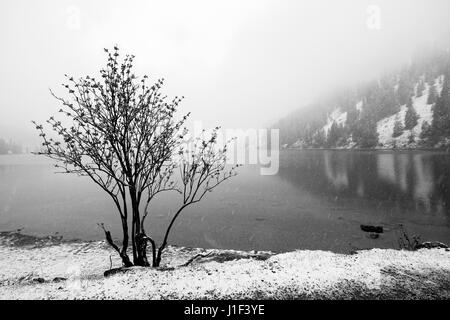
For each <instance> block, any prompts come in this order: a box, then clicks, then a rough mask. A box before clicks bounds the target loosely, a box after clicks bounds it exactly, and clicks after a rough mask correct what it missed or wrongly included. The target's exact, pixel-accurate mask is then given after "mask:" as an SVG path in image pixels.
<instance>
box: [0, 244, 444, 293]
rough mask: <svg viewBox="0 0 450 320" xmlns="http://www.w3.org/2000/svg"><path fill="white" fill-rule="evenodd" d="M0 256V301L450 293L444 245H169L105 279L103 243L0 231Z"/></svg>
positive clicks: (110, 262) (107, 261)
mask: <svg viewBox="0 0 450 320" xmlns="http://www.w3.org/2000/svg"><path fill="white" fill-rule="evenodd" d="M209 252H210V253H211V254H210V255H209V256H208V257H206V258H200V259H197V260H195V261H194V262H193V263H191V264H190V265H188V266H181V265H182V264H183V263H185V262H186V261H188V260H189V259H190V258H191V257H193V256H195V255H197V254H199V253H203V254H204V253H209ZM0 255H1V257H2V258H1V259H0V299H222V298H234V299H243V298H256V299H264V298H266V299H267V298H269V299H293V298H294V299H296V298H300V299H329V298H330V299H336V298H337V299H355V298H357V299H362V298H388V299H398V298H400V299H403V298H427V299H448V298H450V252H449V251H446V250H445V249H422V250H418V251H398V250H381V249H372V250H366V251H359V252H357V253H356V254H353V255H344V254H335V253H331V252H325V251H294V252H288V253H282V254H271V253H268V252H238V251H232V250H205V249H191V248H178V247H177V248H176V247H170V248H168V250H167V252H166V254H165V256H164V257H163V259H164V261H165V262H166V265H165V266H164V267H163V268H161V269H159V270H155V269H152V268H132V269H131V270H130V271H128V272H126V273H120V274H115V275H112V276H110V277H107V278H105V277H104V276H103V272H104V271H105V270H108V269H110V267H111V265H112V267H118V266H120V261H119V260H118V259H117V255H116V254H114V252H112V251H111V250H110V249H109V248H108V247H107V246H106V245H105V243H104V242H89V243H83V242H75V243H64V242H58V241H56V242H55V241H52V240H49V241H47V242H46V241H41V242H39V243H36V242H35V243H31V242H30V241H20V243H18V242H17V241H16V242H15V241H11V239H10V238H8V237H5V236H4V235H0ZM110 257H111V260H110Z"/></svg>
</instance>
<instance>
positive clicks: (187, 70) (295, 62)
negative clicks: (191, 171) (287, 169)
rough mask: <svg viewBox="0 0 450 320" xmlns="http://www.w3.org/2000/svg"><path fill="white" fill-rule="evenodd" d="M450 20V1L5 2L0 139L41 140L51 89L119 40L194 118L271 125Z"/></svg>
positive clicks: (363, 76)
mask: <svg viewBox="0 0 450 320" xmlns="http://www.w3.org/2000/svg"><path fill="white" fill-rule="evenodd" d="M370 5H376V6H377V7H375V10H374V9H373V8H374V7H370ZM371 8H372V9H371ZM376 8H379V9H380V11H379V13H380V16H379V17H380V20H379V22H380V23H379V25H378V22H377V21H378V20H377V19H376V17H375V16H376ZM449 12H450V1H448V0H427V1H425V0H423V1H419V0H395V1H392V0H386V1H376V0H374V1H365V0H353V1H350V0H348V1H346V0H339V1H336V0H329V1H318V0H314V1H312V0H311V1H300V0H291V1H288V0H232V1H230V0H226V1H213V0H204V1H192V0H189V1H186V0H179V1H168V0H160V1H130V0H127V1H111V0H96V1H74V0H73V1H61V0H54V1H44V0H40V1H31V0H29V1H23V0H2V1H1V2H0V24H1V28H0V41H1V50H0V64H1V73H0V88H1V89H0V90H1V91H0V93H1V94H0V136H2V137H4V138H10V137H12V138H15V140H17V141H19V142H22V143H25V144H30V143H33V142H35V141H38V139H36V140H34V139H33V136H34V131H33V129H32V126H31V124H30V122H29V121H30V120H31V119H36V120H38V121H43V120H44V119H46V118H48V116H50V115H51V114H53V113H55V110H57V109H59V105H58V104H57V102H56V101H55V100H54V99H53V98H51V97H50V95H49V93H48V88H54V89H55V91H56V92H62V91H58V90H60V83H61V82H62V81H63V80H64V77H63V75H64V73H68V74H71V75H74V76H85V75H87V74H89V75H96V73H97V72H98V70H99V69H100V67H101V66H102V65H103V63H104V59H105V56H104V52H103V49H102V48H104V47H112V46H113V45H114V44H118V45H119V46H120V47H121V49H122V51H123V52H126V53H132V54H135V55H136V68H137V74H138V75H143V74H148V75H149V76H151V77H154V78H155V79H156V77H164V78H165V79H166V89H165V90H166V92H167V93H168V94H169V95H175V94H178V95H184V96H186V100H185V101H184V104H183V107H182V110H184V111H186V112H187V111H191V112H192V118H193V119H196V120H201V121H204V123H205V125H206V126H213V125H217V124H221V125H223V126H224V127H226V128H248V127H253V128H255V127H260V126H264V125H267V124H270V123H272V122H274V121H275V120H277V119H278V118H279V117H282V116H285V115H286V114H288V113H289V112H290V111H292V110H294V109H296V108H299V107H301V106H303V105H305V104H306V103H307V102H308V101H310V100H311V99H313V98H314V97H316V96H317V95H320V94H321V93H325V92H327V91H330V90H332V89H334V88H336V87H337V86H342V85H346V84H352V83H356V82H358V81H364V80H367V79H370V78H373V77H374V76H376V75H377V74H379V73H381V72H383V70H388V69H390V68H393V67H395V66H399V65H401V64H403V63H406V62H407V61H408V60H409V59H410V57H411V54H412V53H413V52H414V51H416V50H417V48H424V47H425V46H432V45H440V44H441V43H442V42H444V41H446V39H450V38H448V37H449V35H450V33H449V31H450V19H448V14H449ZM374 19H375V20H374ZM368 21H369V23H368ZM378 26H379V28H378ZM446 37H447V38H446Z"/></svg>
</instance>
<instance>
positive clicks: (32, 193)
mask: <svg viewBox="0 0 450 320" xmlns="http://www.w3.org/2000/svg"><path fill="white" fill-rule="evenodd" d="M449 160H450V155H448V154H444V153H436V152H381V151H379V152H375V151H331V150H304V151H300V150H284V151H282V152H281V153H280V170H279V172H278V174H277V175H275V176H261V175H260V170H259V167H258V166H245V167H242V168H240V170H239V175H238V176H237V177H235V178H234V179H232V180H230V181H227V182H226V183H224V184H222V185H220V186H219V187H218V188H217V189H216V191H215V192H213V193H211V194H209V195H208V197H207V198H206V199H205V201H203V202H201V203H199V204H198V205H195V206H193V207H191V208H189V209H188V210H187V211H186V212H185V213H184V214H183V215H182V216H181V217H180V219H179V220H178V221H177V224H176V225H175V227H174V232H173V234H172V235H171V237H170V239H169V240H170V243H172V244H178V245H184V246H193V247H194V246H198V247H206V248H211V247H214V248H234V249H243V250H251V249H256V250H274V251H285V250H292V249H323V250H333V251H339V252H348V251H349V250H353V249H355V248H370V247H388V248H389V247H396V245H397V238H396V237H398V234H397V233H396V232H397V230H398V225H399V224H400V223H401V224H403V225H405V226H406V227H407V229H408V230H409V231H410V232H411V233H412V234H419V235H421V236H422V238H423V239H424V240H436V241H442V242H450V219H449V218H450V208H449V199H450V193H449V191H450V189H449V188H450V161H449ZM53 171H54V168H53V167H52V164H51V162H49V161H47V160H46V159H44V158H38V157H35V156H34V157H33V156H0V230H11V229H15V228H22V227H23V228H25V232H27V233H32V234H40V235H48V234H53V233H55V232H59V233H60V234H62V235H64V237H66V238H82V239H102V238H103V232H102V231H101V230H99V228H98V227H97V223H98V222H104V223H105V224H106V225H107V226H108V227H109V228H110V230H111V232H112V234H113V236H115V237H119V236H120V234H121V230H120V219H119V217H118V215H117V213H116V212H115V208H114V205H113V204H112V203H111V201H110V200H109V198H108V197H107V195H105V194H104V193H103V192H101V191H100V190H99V188H97V186H96V185H94V184H92V183H91V182H90V181H89V180H88V179H85V178H79V177H75V176H72V175H61V174H59V175H58V174H54V173H53ZM176 196H177V195H176V194H162V195H161V196H160V197H159V198H158V199H157V200H156V202H155V203H154V205H153V207H152V211H151V214H150V216H149V219H148V221H147V230H148V232H149V234H151V236H152V237H153V238H155V239H156V240H157V241H160V240H161V237H162V235H163V234H162V232H163V230H164V229H165V228H166V227H167V224H168V223H169V221H170V217H171V215H172V214H173V210H174V206H173V205H174V203H176V202H177V201H179V200H180V199H177V198H176ZM362 223H364V224H377V225H378V224H380V225H383V226H384V227H385V233H384V234H383V235H382V236H381V237H380V238H378V239H376V240H374V239H370V238H369V237H368V235H367V234H366V233H364V232H362V231H361V230H360V228H359V226H360V224H362Z"/></svg>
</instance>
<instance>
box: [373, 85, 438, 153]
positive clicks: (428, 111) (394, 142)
mask: <svg viewBox="0 0 450 320" xmlns="http://www.w3.org/2000/svg"><path fill="white" fill-rule="evenodd" d="M435 85H436V90H437V92H438V94H440V92H441V91H442V85H443V76H440V77H438V78H437V79H436V80H435ZM429 90H430V86H429V85H428V84H425V90H424V91H423V95H422V96H421V97H413V106H414V109H415V110H416V112H417V114H418V116H419V119H418V121H417V125H416V126H415V127H414V128H412V129H411V130H404V132H403V133H402V134H401V135H400V136H398V137H396V138H394V137H392V134H393V131H394V124H395V122H396V121H397V120H399V121H400V122H401V123H402V124H403V125H405V114H406V105H403V106H401V108H400V111H399V112H397V113H396V114H394V115H392V116H389V117H387V118H384V119H381V120H380V121H378V123H377V133H378V143H379V147H380V148H392V147H397V148H399V147H400V148H407V147H416V146H417V142H418V141H419V140H420V134H421V132H422V125H423V123H424V122H428V124H431V122H432V120H433V110H432V106H433V105H431V104H427V100H428V93H429ZM411 135H412V136H413V137H414V142H413V143H410V141H409V137H410V136H411Z"/></svg>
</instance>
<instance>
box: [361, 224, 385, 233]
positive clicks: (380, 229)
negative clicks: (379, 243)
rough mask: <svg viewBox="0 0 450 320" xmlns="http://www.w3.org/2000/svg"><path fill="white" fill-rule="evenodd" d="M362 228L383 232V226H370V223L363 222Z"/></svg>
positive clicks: (368, 230) (367, 230)
mask: <svg viewBox="0 0 450 320" xmlns="http://www.w3.org/2000/svg"><path fill="white" fill-rule="evenodd" d="M361 230H362V231H364V232H375V233H383V227H381V226H369V225H364V224H362V225H361Z"/></svg>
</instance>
